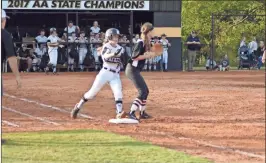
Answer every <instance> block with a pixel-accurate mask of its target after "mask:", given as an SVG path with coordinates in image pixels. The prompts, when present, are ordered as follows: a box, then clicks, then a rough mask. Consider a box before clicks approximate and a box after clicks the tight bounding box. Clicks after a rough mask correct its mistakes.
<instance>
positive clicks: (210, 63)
mask: <svg viewBox="0 0 266 163" xmlns="http://www.w3.org/2000/svg"><path fill="white" fill-rule="evenodd" d="M205 66H206V70H207V71H208V70H216V69H217V68H218V66H217V64H216V62H215V60H213V61H212V60H211V58H210V57H208V59H207V61H206V65H205Z"/></svg>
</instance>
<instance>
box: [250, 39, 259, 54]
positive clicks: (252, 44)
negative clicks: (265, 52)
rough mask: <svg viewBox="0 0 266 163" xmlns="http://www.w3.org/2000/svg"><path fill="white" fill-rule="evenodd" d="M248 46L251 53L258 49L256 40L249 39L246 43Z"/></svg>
mask: <svg viewBox="0 0 266 163" xmlns="http://www.w3.org/2000/svg"><path fill="white" fill-rule="evenodd" d="M248 48H249V50H250V52H251V53H252V52H254V51H256V50H257V49H258V43H257V42H256V41H251V42H250V43H249V44H248Z"/></svg>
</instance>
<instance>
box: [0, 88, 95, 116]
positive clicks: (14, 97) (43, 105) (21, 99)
mask: <svg viewBox="0 0 266 163" xmlns="http://www.w3.org/2000/svg"><path fill="white" fill-rule="evenodd" d="M4 96H6V97H9V98H13V99H17V100H20V101H25V102H28V103H33V104H36V105H39V106H41V107H45V108H49V109H52V110H56V111H59V112H62V113H68V114H69V113H70V112H69V111H67V110H64V109H61V108H59V107H56V106H52V105H47V104H43V103H40V102H38V101H34V100H30V99H27V98H20V97H16V96H13V95H9V94H7V93H4ZM79 116H81V117H83V118H87V119H95V118H93V117H91V116H88V115H85V114H79Z"/></svg>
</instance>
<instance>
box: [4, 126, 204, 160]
mask: <svg viewBox="0 0 266 163" xmlns="http://www.w3.org/2000/svg"><path fill="white" fill-rule="evenodd" d="M3 139H6V144H5V145H3V148H2V161H3V163H208V162H209V161H208V160H205V159H201V158H197V157H192V156H189V155H187V154H184V153H181V152H177V151H174V150H170V149H166V148H162V147H158V146H154V145H151V144H149V143H143V142H139V141H136V140H134V139H132V138H130V137H127V136H121V135H116V134H113V133H107V132H104V131H96V130H75V131H56V132H34V133H6V134H3Z"/></svg>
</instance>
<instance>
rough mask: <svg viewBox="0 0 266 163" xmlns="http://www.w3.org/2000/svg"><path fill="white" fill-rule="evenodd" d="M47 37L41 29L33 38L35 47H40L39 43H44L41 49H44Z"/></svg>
mask: <svg viewBox="0 0 266 163" xmlns="http://www.w3.org/2000/svg"><path fill="white" fill-rule="evenodd" d="M47 40H48V39H47V37H46V36H45V30H44V29H41V31H40V35H39V36H37V37H36V38H35V42H36V43H37V47H40V45H41V44H42V45H44V47H43V49H44V50H45V51H46V50H47V49H46V44H47Z"/></svg>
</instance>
